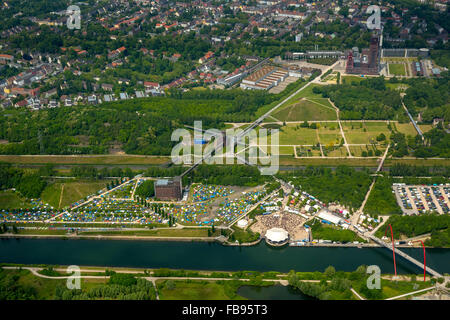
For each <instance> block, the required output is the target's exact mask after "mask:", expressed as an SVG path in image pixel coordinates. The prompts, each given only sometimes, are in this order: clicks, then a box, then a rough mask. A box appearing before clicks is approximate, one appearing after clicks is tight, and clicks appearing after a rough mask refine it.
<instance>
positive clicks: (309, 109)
mask: <svg viewBox="0 0 450 320" xmlns="http://www.w3.org/2000/svg"><path fill="white" fill-rule="evenodd" d="M314 86H315V85H310V86H308V87H307V88H305V89H304V90H302V91H301V92H299V93H298V94H297V95H295V96H294V97H292V98H291V99H289V100H288V101H287V102H286V103H284V104H283V105H282V106H280V107H279V108H278V109H277V110H275V112H274V113H272V116H273V117H274V118H276V119H278V120H280V121H304V120H306V121H311V120H336V111H335V109H334V108H333V106H332V105H331V104H330V102H329V101H328V99H325V98H323V97H322V95H320V94H316V93H314V92H313V91H312V90H313V88H314Z"/></svg>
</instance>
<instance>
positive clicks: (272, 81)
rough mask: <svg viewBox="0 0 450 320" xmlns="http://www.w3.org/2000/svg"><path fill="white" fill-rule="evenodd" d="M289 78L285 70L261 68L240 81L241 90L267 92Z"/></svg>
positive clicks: (271, 67) (270, 67) (269, 67)
mask: <svg viewBox="0 0 450 320" xmlns="http://www.w3.org/2000/svg"><path fill="white" fill-rule="evenodd" d="M288 76H289V72H288V71H287V70H284V69H281V68H277V67H274V66H263V67H262V68H260V69H258V70H257V71H255V72H253V73H252V74H251V75H249V76H248V77H247V78H245V79H244V80H242V82H241V88H243V89H255V90H269V89H270V88H272V87H275V86H277V85H278V84H280V82H282V81H284V80H285V79H286V78H287V77H288Z"/></svg>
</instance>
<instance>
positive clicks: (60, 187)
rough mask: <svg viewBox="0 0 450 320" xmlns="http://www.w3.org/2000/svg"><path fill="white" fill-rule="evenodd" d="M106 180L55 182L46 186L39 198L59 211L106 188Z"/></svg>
mask: <svg viewBox="0 0 450 320" xmlns="http://www.w3.org/2000/svg"><path fill="white" fill-rule="evenodd" d="M107 183H108V181H107V180H78V179H77V180H71V179H67V180H64V181H55V182H51V183H49V184H48V185H47V187H46V188H45V189H44V191H43V192H42V195H41V198H42V200H43V201H44V202H46V203H48V204H50V205H51V206H52V207H54V208H57V209H61V208H64V207H66V206H68V205H70V204H72V203H74V202H76V201H78V200H80V199H83V198H85V197H87V196H89V195H91V194H95V193H97V192H98V191H99V190H101V189H103V188H105V187H106V184H107Z"/></svg>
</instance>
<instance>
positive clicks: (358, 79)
mask: <svg viewBox="0 0 450 320" xmlns="http://www.w3.org/2000/svg"><path fill="white" fill-rule="evenodd" d="M364 79H367V78H366V77H360V76H342V77H341V83H352V81H355V82H358V83H359V82H361V81H362V80H364Z"/></svg>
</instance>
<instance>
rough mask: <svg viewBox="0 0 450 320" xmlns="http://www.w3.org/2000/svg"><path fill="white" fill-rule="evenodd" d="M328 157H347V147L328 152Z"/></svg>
mask: <svg viewBox="0 0 450 320" xmlns="http://www.w3.org/2000/svg"><path fill="white" fill-rule="evenodd" d="M326 156H327V157H347V156H348V152H347V148H346V147H339V148H337V149H335V150H332V151H329V152H327V155H326Z"/></svg>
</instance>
